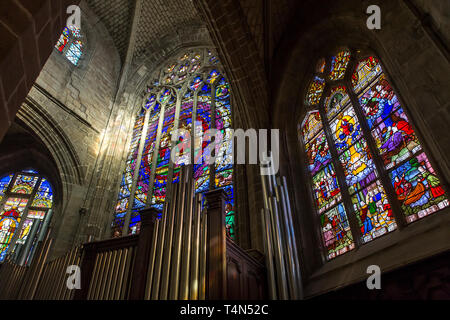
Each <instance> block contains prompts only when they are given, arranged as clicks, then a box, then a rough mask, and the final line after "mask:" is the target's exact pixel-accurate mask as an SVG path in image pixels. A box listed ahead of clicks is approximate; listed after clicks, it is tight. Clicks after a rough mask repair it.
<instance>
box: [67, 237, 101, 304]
mask: <svg viewBox="0 0 450 320" xmlns="http://www.w3.org/2000/svg"><path fill="white" fill-rule="evenodd" d="M82 254H83V258H82V259H83V260H82V261H83V262H82V263H81V266H80V272H81V289H80V290H76V291H75V294H74V297H73V300H87V297H88V293H89V286H90V284H91V279H92V273H93V272H94V266H95V256H96V254H97V250H96V247H95V243H86V244H84V245H83V253H82Z"/></svg>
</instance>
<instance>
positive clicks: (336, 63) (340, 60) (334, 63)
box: [330, 50, 350, 80]
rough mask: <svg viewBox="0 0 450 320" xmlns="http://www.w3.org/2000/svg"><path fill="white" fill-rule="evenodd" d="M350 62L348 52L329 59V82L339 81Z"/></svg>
mask: <svg viewBox="0 0 450 320" xmlns="http://www.w3.org/2000/svg"><path fill="white" fill-rule="evenodd" d="M349 62H350V51H348V50H344V51H341V52H339V53H338V54H337V55H336V56H334V57H333V58H332V59H331V72H330V80H341V79H343V78H344V76H345V71H346V70H347V66H348V63H349Z"/></svg>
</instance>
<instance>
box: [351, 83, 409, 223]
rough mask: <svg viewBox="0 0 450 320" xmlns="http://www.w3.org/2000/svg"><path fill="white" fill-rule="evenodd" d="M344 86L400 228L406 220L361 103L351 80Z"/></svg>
mask: <svg viewBox="0 0 450 320" xmlns="http://www.w3.org/2000/svg"><path fill="white" fill-rule="evenodd" d="M346 87H347V88H348V90H347V92H348V95H349V98H350V101H351V103H352V105H353V106H354V107H353V109H354V110H355V114H356V116H357V118H358V121H359V123H360V125H361V129H362V131H363V137H364V139H365V140H366V142H367V145H368V146H369V149H370V152H371V154H372V158H373V160H374V164H375V167H376V169H377V172H378V179H380V180H381V182H382V184H383V187H384V188H385V191H386V196H387V198H388V200H389V203H390V204H391V208H392V212H393V214H394V217H395V221H396V223H397V226H398V228H399V229H402V228H404V227H405V225H406V221H405V218H404V215H403V214H402V210H401V207H400V204H399V202H398V200H397V198H396V197H395V196H394V195H395V191H394V188H393V186H392V184H391V181H390V180H389V178H388V174H387V173H386V170H385V169H384V166H383V162H382V161H381V158H380V156H379V154H378V148H377V147H376V146H375V143H374V141H373V137H372V133H371V131H370V128H369V126H368V124H367V121H366V118H365V116H364V114H363V113H362V108H361V105H360V104H359V100H358V98H357V96H356V94H355V93H354V92H353V89H352V85H351V81H350V80H348V81H347V85H346Z"/></svg>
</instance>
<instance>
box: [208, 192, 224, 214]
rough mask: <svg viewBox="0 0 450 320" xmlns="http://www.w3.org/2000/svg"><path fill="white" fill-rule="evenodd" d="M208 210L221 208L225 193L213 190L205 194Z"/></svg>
mask: <svg viewBox="0 0 450 320" xmlns="http://www.w3.org/2000/svg"><path fill="white" fill-rule="evenodd" d="M205 196H206V201H207V205H208V208H209V209H212V208H221V207H222V205H223V204H225V200H226V197H227V193H226V192H225V191H224V190H223V189H215V190H212V191H209V192H207V193H206V194H205Z"/></svg>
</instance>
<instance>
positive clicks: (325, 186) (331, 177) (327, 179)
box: [312, 164, 342, 213]
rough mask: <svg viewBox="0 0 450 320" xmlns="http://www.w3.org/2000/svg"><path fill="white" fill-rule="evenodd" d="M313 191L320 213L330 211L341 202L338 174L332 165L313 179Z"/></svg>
mask: <svg viewBox="0 0 450 320" xmlns="http://www.w3.org/2000/svg"><path fill="white" fill-rule="evenodd" d="M312 181H313V190H314V195H315V198H316V205H317V209H318V211H319V213H322V212H324V211H325V210H328V209H329V208H331V207H332V206H334V205H335V204H336V203H337V202H339V201H341V198H342V197H341V191H340V188H339V183H338V181H337V177H336V172H335V170H334V166H333V165H332V164H330V165H328V166H327V167H325V168H324V169H323V170H322V171H320V172H319V173H317V174H316V175H315V176H314V177H313V178H312Z"/></svg>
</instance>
